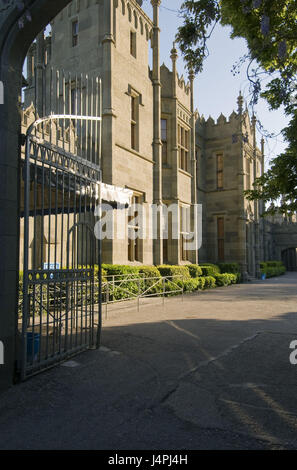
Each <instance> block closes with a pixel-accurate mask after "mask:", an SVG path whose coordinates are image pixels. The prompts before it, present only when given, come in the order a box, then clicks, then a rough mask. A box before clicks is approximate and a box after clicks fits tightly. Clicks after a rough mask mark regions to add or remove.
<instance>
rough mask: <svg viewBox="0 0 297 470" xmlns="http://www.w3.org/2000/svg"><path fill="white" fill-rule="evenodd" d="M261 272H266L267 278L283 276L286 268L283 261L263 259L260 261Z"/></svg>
mask: <svg viewBox="0 0 297 470" xmlns="http://www.w3.org/2000/svg"><path fill="white" fill-rule="evenodd" d="M260 269H261V274H266V277H267V278H271V277H276V276H282V275H283V274H285V272H286V268H285V266H284V264H283V263H282V262H281V261H265V262H264V261H262V262H261V263H260Z"/></svg>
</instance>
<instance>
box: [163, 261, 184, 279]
mask: <svg viewBox="0 0 297 470" xmlns="http://www.w3.org/2000/svg"><path fill="white" fill-rule="evenodd" d="M158 270H159V272H160V274H161V276H164V277H165V276H180V278H181V279H190V277H191V276H190V273H189V270H188V268H187V266H171V265H165V264H164V265H162V266H158Z"/></svg>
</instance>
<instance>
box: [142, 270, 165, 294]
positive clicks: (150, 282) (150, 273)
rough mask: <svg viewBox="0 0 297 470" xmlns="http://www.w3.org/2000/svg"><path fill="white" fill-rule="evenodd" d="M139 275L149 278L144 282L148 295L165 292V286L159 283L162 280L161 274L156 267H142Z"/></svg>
mask: <svg viewBox="0 0 297 470" xmlns="http://www.w3.org/2000/svg"><path fill="white" fill-rule="evenodd" d="M139 274H140V275H141V276H143V277H144V278H148V279H145V280H143V288H144V290H145V291H147V294H148V295H150V294H158V293H160V292H163V284H162V282H158V279H159V278H160V279H161V274H160V271H159V270H158V268H157V267H156V266H140V268H139Z"/></svg>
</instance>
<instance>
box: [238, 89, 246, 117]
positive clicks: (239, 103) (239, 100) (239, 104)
mask: <svg viewBox="0 0 297 470" xmlns="http://www.w3.org/2000/svg"><path fill="white" fill-rule="evenodd" d="M243 102H244V101H243V96H242V94H241V91H240V92H239V97H238V99H237V103H238V113H239V114H242V111H243Z"/></svg>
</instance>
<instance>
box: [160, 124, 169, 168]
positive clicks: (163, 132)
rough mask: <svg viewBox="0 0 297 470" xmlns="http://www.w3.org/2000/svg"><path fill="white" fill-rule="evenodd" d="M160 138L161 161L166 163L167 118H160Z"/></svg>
mask: <svg viewBox="0 0 297 470" xmlns="http://www.w3.org/2000/svg"><path fill="white" fill-rule="evenodd" d="M161 140H162V163H163V165H166V164H167V163H168V160H167V156H168V148H167V119H161Z"/></svg>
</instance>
